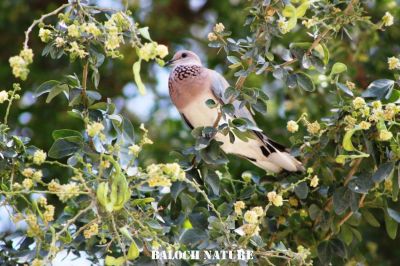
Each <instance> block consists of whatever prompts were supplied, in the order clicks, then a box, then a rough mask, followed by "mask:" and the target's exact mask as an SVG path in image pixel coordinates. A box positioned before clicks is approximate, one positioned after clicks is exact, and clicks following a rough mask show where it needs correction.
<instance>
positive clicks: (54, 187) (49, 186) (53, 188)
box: [47, 180, 61, 192]
mask: <svg viewBox="0 0 400 266" xmlns="http://www.w3.org/2000/svg"><path fill="white" fill-rule="evenodd" d="M60 187H61V185H60V184H59V183H58V182H56V181H55V180H51V182H50V183H48V184H47V189H48V190H49V191H50V192H58V191H59V190H60Z"/></svg>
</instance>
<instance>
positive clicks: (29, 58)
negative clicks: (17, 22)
mask: <svg viewBox="0 0 400 266" xmlns="http://www.w3.org/2000/svg"><path fill="white" fill-rule="evenodd" d="M19 55H20V56H21V57H22V58H23V59H24V60H25V62H27V63H28V64H30V63H32V62H33V51H32V49H29V48H25V49H24V50H22V51H21V52H20V53H19Z"/></svg>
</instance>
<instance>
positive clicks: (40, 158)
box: [33, 150, 47, 165]
mask: <svg viewBox="0 0 400 266" xmlns="http://www.w3.org/2000/svg"><path fill="white" fill-rule="evenodd" d="M46 157H47V154H46V153H45V152H44V151H42V150H37V151H35V153H34V154H33V163H34V164H37V165H41V164H42V163H44V161H46Z"/></svg>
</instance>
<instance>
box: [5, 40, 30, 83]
mask: <svg viewBox="0 0 400 266" xmlns="http://www.w3.org/2000/svg"><path fill="white" fill-rule="evenodd" d="M32 62H33V52H32V49H29V48H25V49H24V50H22V51H21V52H20V53H19V55H16V56H13V57H10V59H9V63H10V66H11V68H12V73H13V75H14V76H15V77H16V78H20V79H22V80H26V78H27V77H28V74H29V68H28V66H29V65H30V64H31V63H32Z"/></svg>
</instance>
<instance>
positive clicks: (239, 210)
mask: <svg viewBox="0 0 400 266" xmlns="http://www.w3.org/2000/svg"><path fill="white" fill-rule="evenodd" d="M245 207H246V205H245V203H244V202H243V201H241V200H240V201H236V202H235V203H234V204H233V208H234V210H235V213H236V214H238V215H241V214H242V210H243V209H244V208H245Z"/></svg>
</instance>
